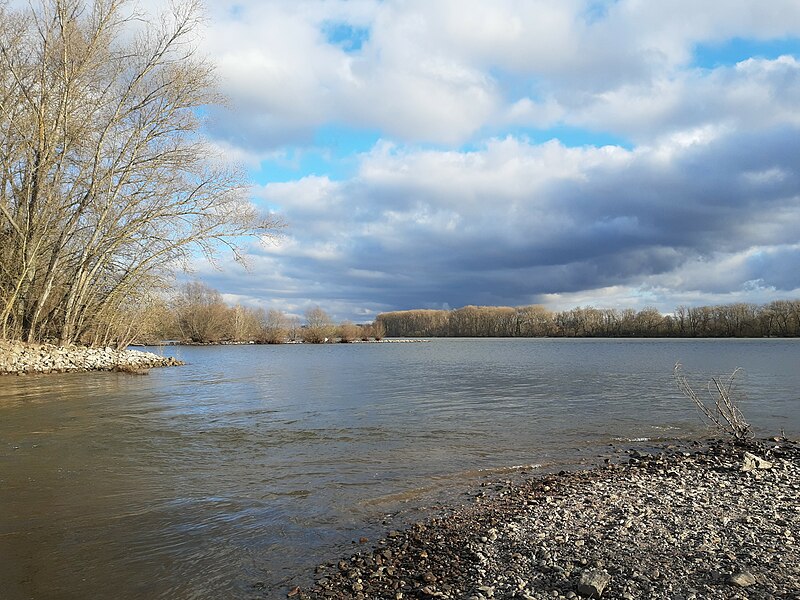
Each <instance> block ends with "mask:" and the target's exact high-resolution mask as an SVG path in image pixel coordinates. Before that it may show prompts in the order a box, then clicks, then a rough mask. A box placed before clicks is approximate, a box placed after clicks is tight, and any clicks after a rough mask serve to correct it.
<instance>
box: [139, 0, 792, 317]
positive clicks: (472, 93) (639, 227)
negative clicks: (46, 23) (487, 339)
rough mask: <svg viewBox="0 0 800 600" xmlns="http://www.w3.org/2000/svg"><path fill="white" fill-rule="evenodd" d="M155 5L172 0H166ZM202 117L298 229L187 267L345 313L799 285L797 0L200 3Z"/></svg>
mask: <svg viewBox="0 0 800 600" xmlns="http://www.w3.org/2000/svg"><path fill="white" fill-rule="evenodd" d="M153 1H154V2H155V1H157V0H153ZM207 14H208V18H207V21H206V25H205V27H204V29H203V31H202V33H201V35H200V38H199V39H200V41H199V46H200V50H201V52H202V53H204V54H206V55H207V56H208V57H209V58H210V60H212V61H213V62H214V63H215V65H216V69H217V76H218V78H219V81H220V85H221V89H222V90H223V92H224V93H225V94H226V95H227V96H228V98H229V103H228V107H227V108H226V109H224V110H221V109H220V110H214V111H212V112H210V113H209V119H208V122H207V124H206V127H205V134H206V135H207V136H208V137H209V139H210V140H211V141H212V143H213V144H214V145H215V146H216V147H217V148H218V149H220V150H222V151H223V152H224V153H225V155H226V156H228V157H230V158H231V159H232V160H235V161H237V162H238V163H240V164H241V165H243V166H244V167H245V168H246V169H247V172H248V173H249V175H250V178H251V180H252V182H253V189H252V192H251V193H252V199H253V202H255V203H256V204H258V205H259V206H261V207H262V208H263V209H265V210H275V211H277V212H278V213H279V214H280V215H281V216H282V218H283V220H284V221H285V222H286V223H287V227H286V228H285V230H284V231H283V232H282V235H281V237H280V238H279V239H277V240H273V241H271V242H268V243H262V242H258V241H256V240H251V241H249V242H247V247H246V254H247V258H248V263H249V267H248V269H244V268H242V267H240V266H238V265H236V264H235V263H234V262H233V261H232V260H229V259H228V258H226V257H223V258H222V259H221V260H220V261H219V262H218V265H217V268H215V267H212V266H210V265H208V264H205V263H198V264H197V265H196V268H195V272H194V274H193V276H195V277H197V278H200V279H202V280H203V281H205V282H206V283H208V284H209V285H211V286H212V287H215V288H216V289H218V290H219V291H220V292H222V293H223V296H224V298H225V299H226V300H227V301H228V302H240V303H243V304H246V305H249V306H262V307H264V308H268V309H269V308H277V309H282V310H284V311H286V312H289V313H293V314H298V315H301V314H302V313H303V312H304V311H305V310H306V309H307V308H309V307H312V306H320V307H322V308H323V309H325V310H326V311H328V312H329V313H330V314H331V315H332V316H334V317H335V318H336V319H337V320H343V319H351V320H354V321H357V322H368V321H371V320H372V319H373V318H374V317H375V315H376V314H378V313H380V312H384V311H390V310H402V309H412V308H456V307H460V306H464V305H467V304H478V305H509V306H519V305H526V304H544V305H545V306H547V307H549V308H551V309H554V310H562V309H568V308H572V307H575V306H578V305H580V306H587V305H592V306H596V307H617V308H636V309H640V308H642V307H645V306H655V307H656V308H658V309H659V310H661V311H662V312H664V313H669V312H671V311H673V310H674V309H675V308H676V307H677V306H679V305H708V304H721V303H731V302H756V303H766V302H769V301H772V300H775V299H785V298H797V297H800V268H798V267H799V266H800V2H798V1H797V0H766V1H765V0H704V1H703V2H697V1H696V0H692V1H688V0H663V1H659V2H653V1H645V0H618V1H607V2H604V1H597V0H558V1H555V0H552V1H542V0H492V1H487V0H483V1H477V0H349V1H341V0H307V1H305V0H259V1H255V0H242V1H239V2H227V1H223V0H208V2H207Z"/></svg>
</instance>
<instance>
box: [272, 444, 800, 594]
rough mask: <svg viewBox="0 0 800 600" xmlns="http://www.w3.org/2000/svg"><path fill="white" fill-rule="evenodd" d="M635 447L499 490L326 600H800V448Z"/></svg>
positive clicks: (414, 530) (423, 531) (327, 581)
mask: <svg viewBox="0 0 800 600" xmlns="http://www.w3.org/2000/svg"><path fill="white" fill-rule="evenodd" d="M744 450H745V449H743V448H738V447H735V446H733V445H730V444H727V443H723V442H711V443H708V444H705V445H704V446H703V447H702V448H697V447H695V448H692V447H688V448H675V447H664V448H662V449H660V450H659V451H656V452H654V453H644V452H640V451H633V452H631V454H630V455H629V460H628V462H627V463H624V464H610V465H607V466H606V467H603V468H599V469H595V470H588V471H581V472H570V473H566V472H562V473H559V474H558V475H546V476H534V475H529V476H526V477H529V478H521V479H520V480H519V481H516V482H511V481H494V482H486V483H484V484H483V487H482V488H481V489H480V490H479V491H477V492H478V493H477V494H475V495H474V497H473V499H472V502H471V503H470V504H468V505H467V506H464V507H461V508H456V509H450V510H449V511H446V512H444V513H442V514H441V515H439V516H437V517H435V518H432V519H431V520H429V521H427V522H424V523H417V524H416V525H413V526H412V527H410V528H409V529H407V530H405V531H393V532H391V533H389V535H388V537H387V538H386V539H384V540H381V541H380V542H379V543H378V544H376V545H375V546H373V547H372V548H371V549H370V550H365V551H362V552H360V553H358V554H355V555H353V556H351V557H349V558H347V559H345V560H341V561H340V562H338V563H332V564H327V565H321V566H320V567H318V568H317V575H316V583H315V585H314V586H313V587H310V588H305V589H303V588H299V587H298V588H294V589H292V590H288V595H289V596H290V597H294V598H298V599H305V600H311V599H314V600H317V599H322V598H326V599H327V598H340V599H343V598H348V599H349V598H356V599H365V600H366V599H370V600H372V599H379V598H386V599H390V600H402V599H410V598H415V599H416V598H418V599H427V598H442V599H447V598H449V599H456V598H464V599H469V600H488V599H499V598H509V599H510V598H517V599H524V600H531V599H540V598H541V599H544V598H564V599H567V598H592V597H593V598H608V599H625V600H629V599H637V598H649V599H667V600H694V599H701V598H709V599H711V598H714V599H742V600H744V599H776V598H781V599H789V598H795V599H796V598H800V447H798V446H797V445H796V444H795V443H792V442H790V441H788V440H785V439H777V438H776V439H774V440H772V441H770V442H762V443H759V444H758V445H755V446H753V447H751V448H749V450H750V454H749V455H746V454H745V452H744ZM362 542H366V540H362Z"/></svg>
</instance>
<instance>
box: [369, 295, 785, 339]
mask: <svg viewBox="0 0 800 600" xmlns="http://www.w3.org/2000/svg"><path fill="white" fill-rule="evenodd" d="M376 323H377V324H379V325H382V326H383V328H384V329H385V331H386V335H387V336H389V337H795V336H798V335H800V300H779V301H775V302H770V303H769V304H763V305H758V304H746V303H737V304H724V305H720V306H697V307H689V306H679V307H678V308H676V309H675V311H674V312H673V313H672V314H668V315H664V314H661V313H660V312H659V311H658V310H657V309H655V308H652V307H648V308H644V309H642V310H640V311H635V310H633V309H622V310H619V309H615V308H593V307H591V306H587V307H578V308H573V309H571V310H566V311H562V312H553V311H550V310H547V309H546V308H544V307H543V306H539V305H534V306H518V307H507V306H465V307H463V308H457V309H454V310H404V311H397V312H389V313H382V314H380V315H378V318H377V319H376Z"/></svg>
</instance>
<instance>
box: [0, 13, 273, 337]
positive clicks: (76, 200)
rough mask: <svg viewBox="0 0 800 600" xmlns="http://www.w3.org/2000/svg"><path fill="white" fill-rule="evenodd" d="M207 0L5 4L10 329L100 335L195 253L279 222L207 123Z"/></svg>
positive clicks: (1, 283)
mask: <svg viewBox="0 0 800 600" xmlns="http://www.w3.org/2000/svg"><path fill="white" fill-rule="evenodd" d="M198 8H199V4H198V2H196V1H195V0H190V1H189V2H185V3H183V4H174V5H173V7H172V10H171V12H170V13H169V14H166V15H161V17H160V18H158V19H157V20H156V21H154V22H149V23H148V22H145V21H144V20H143V19H142V18H141V17H140V16H139V15H136V14H135V12H133V11H132V10H131V9H130V8H129V6H128V2H127V0H39V1H38V2H37V1H36V0H34V1H33V2H31V3H29V4H28V5H27V7H26V8H23V9H20V10H11V9H9V8H8V7H7V6H6V5H5V4H3V3H0V336H2V337H14V338H22V339H27V340H28V341H36V340H41V339H45V338H50V339H58V340H60V341H61V342H63V343H69V342H75V341H86V340H87V339H90V340H95V339H99V337H104V335H99V337H98V330H99V329H100V330H102V329H108V331H109V332H110V331H111V330H117V331H119V329H120V325H121V324H120V323H117V322H116V318H117V316H118V315H119V314H121V313H122V312H127V313H129V314H130V312H131V311H130V310H127V311H123V310H122V309H123V308H125V307H127V308H130V307H131V306H135V305H137V304H140V303H147V302H148V301H149V296H150V294H151V291H152V290H153V288H154V286H156V287H157V286H158V285H159V284H160V283H162V282H163V281H164V278H165V276H166V275H168V274H169V273H170V272H171V271H173V270H174V269H175V268H177V267H178V266H180V265H181V264H185V263H186V262H187V261H189V260H190V258H191V256H192V255H193V253H195V252H197V251H200V252H203V253H205V254H206V255H209V256H212V255H214V253H215V251H216V249H217V248H218V247H220V245H224V246H227V247H229V248H231V249H232V250H233V251H234V254H235V255H236V256H239V255H240V254H239V249H238V247H237V245H236V240H237V239H238V238H239V236H244V235H251V234H269V233H270V232H271V231H273V229H274V227H275V226H276V222H275V221H274V220H273V219H270V218H269V217H267V218H264V217H262V216H261V215H259V213H258V211H257V210H256V208H255V207H254V206H253V205H252V204H251V203H250V202H249V201H248V198H247V188H246V186H245V182H244V178H243V176H242V174H241V173H240V172H238V171H237V170H236V169H233V168H231V167H229V166H227V165H226V164H225V163H224V162H223V161H222V160H221V159H219V158H218V157H217V156H215V153H214V151H213V150H212V146H211V145H210V144H209V143H208V142H207V141H206V140H205V139H204V138H203V137H202V136H201V135H200V134H199V127H200V124H201V121H200V115H201V114H202V110H203V109H204V107H206V106H208V105H209V104H212V103H215V102H217V101H218V99H219V98H218V94H217V92H216V91H215V86H214V78H213V72H212V69H211V67H210V65H209V64H207V63H206V62H205V61H203V60H202V59H201V58H199V57H198V56H197V55H196V53H195V48H194V38H195V34H196V29H197V26H198V23H199V16H198ZM134 312H135V311H134Z"/></svg>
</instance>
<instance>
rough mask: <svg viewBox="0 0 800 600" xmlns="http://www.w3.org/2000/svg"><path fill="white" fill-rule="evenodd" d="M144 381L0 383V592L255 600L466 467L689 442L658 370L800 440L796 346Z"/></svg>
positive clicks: (668, 349)
mask: <svg viewBox="0 0 800 600" xmlns="http://www.w3.org/2000/svg"><path fill="white" fill-rule="evenodd" d="M167 351H168V352H173V353H175V354H176V355H178V356H179V357H180V358H182V359H184V360H186V361H187V362H189V363H190V364H189V365H188V366H186V367H181V368H173V369H161V370H154V371H152V372H151V374H150V375H149V376H146V377H142V376H130V375H124V374H116V373H96V374H71V375H50V376H37V377H5V378H0V598H3V599H11V600H16V599H23V598H35V599H48V598H54V599H55V598H58V599H63V598H76V599H77V598H80V599H85V598H121V599H126V598H215V599H217V598H273V597H285V592H286V589H287V588H288V587H289V586H290V585H293V584H294V583H296V582H298V583H300V582H303V578H304V577H305V576H307V575H308V570H309V569H310V568H312V567H313V565H314V564H316V563H317V562H319V561H320V560H324V559H327V558H333V557H335V556H337V555H338V554H339V553H341V552H344V551H346V550H347V549H348V548H349V547H350V543H351V540H353V539H354V538H359V537H361V536H362V535H367V536H368V537H372V536H375V535H378V534H379V533H380V532H381V531H383V529H384V525H382V523H381V522H382V520H383V519H384V518H385V516H386V514H387V513H391V514H392V515H394V526H396V525H398V524H399V523H402V522H403V521H404V520H409V519H413V518H415V517H416V516H418V514H419V513H420V512H421V511H424V506H426V505H429V504H430V503H433V502H436V501H440V500H442V499H445V500H454V501H455V500H457V499H458V498H459V494H460V493H461V491H462V490H463V489H464V486H466V485H469V483H470V482H471V481H473V482H474V480H475V478H478V477H480V476H481V475H482V474H483V473H485V471H482V470H484V469H497V468H503V467H508V466H513V465H531V464H534V465H541V467H539V468H542V469H547V468H559V467H560V466H561V465H568V464H576V463H590V462H592V461H594V460H596V459H597V457H598V455H600V454H603V453H605V452H608V444H609V443H613V442H614V441H615V440H616V441H617V442H620V443H625V441H626V440H638V439H643V438H651V439H652V438H659V439H670V438H681V437H686V436H693V435H697V434H698V433H700V432H702V431H703V430H702V427H701V426H700V423H699V421H698V418H697V416H696V414H695V411H694V410H693V409H692V408H691V407H690V406H689V405H688V404H687V402H686V401H685V400H683V399H682V398H680V397H679V396H678V395H677V393H676V392H675V389H674V386H673V385H672V382H671V379H670V377H671V369H672V366H673V364H674V362H675V361H676V360H681V361H682V362H683V363H684V365H685V366H686V369H687V370H688V371H689V372H694V373H698V374H716V373H719V372H723V371H730V370H732V369H733V368H734V367H736V366H743V367H745V369H746V373H745V378H744V379H743V381H742V384H743V390H744V391H745V392H746V395H747V399H746V400H745V401H744V402H743V407H744V409H745V413H746V414H747V415H748V416H749V417H750V420H751V421H752V422H753V423H754V424H755V426H756V427H757V429H758V431H759V432H760V433H762V434H770V435H772V434H775V433H777V432H779V431H780V429H785V430H786V432H787V433H788V434H790V435H800V340H717V341H687V340H678V341H665V340H654V341H630V340H628V341H623V340H613V341H612V340H435V341H433V342H431V343H426V344H380V345H366V344H365V345H338V346H277V347H274V346H246V347H213V348H171V349H167Z"/></svg>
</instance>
